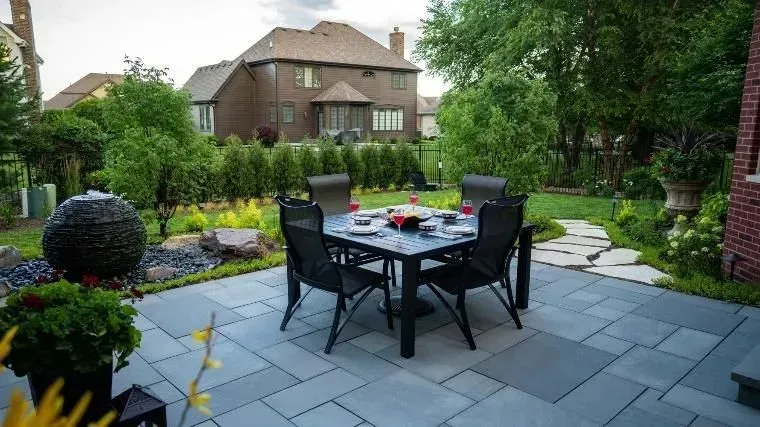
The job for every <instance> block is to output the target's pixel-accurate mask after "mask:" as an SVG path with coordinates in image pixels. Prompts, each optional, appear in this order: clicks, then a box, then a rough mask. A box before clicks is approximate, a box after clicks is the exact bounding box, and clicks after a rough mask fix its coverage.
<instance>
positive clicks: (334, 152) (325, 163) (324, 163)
mask: <svg viewBox="0 0 760 427" xmlns="http://www.w3.org/2000/svg"><path fill="white" fill-rule="evenodd" d="M318 147H319V153H318V160H319V167H320V170H321V171H322V174H323V175H332V174H335V173H343V172H345V171H346V165H345V163H343V157H342V156H341V155H340V152H339V151H338V147H337V146H336V145H335V143H334V142H333V141H332V140H330V139H326V138H325V139H322V140H320V141H319V145H318Z"/></svg>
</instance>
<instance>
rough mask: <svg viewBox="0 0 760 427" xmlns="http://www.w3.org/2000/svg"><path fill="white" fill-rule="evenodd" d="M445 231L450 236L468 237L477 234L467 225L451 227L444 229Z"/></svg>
mask: <svg viewBox="0 0 760 427" xmlns="http://www.w3.org/2000/svg"><path fill="white" fill-rule="evenodd" d="M443 231H445V232H446V233H449V234H458V235H462V236H464V235H467V234H472V233H474V232H475V229H474V228H472V227H470V226H467V225H450V226H448V227H443Z"/></svg>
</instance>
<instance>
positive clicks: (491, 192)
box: [462, 174, 508, 215]
mask: <svg viewBox="0 0 760 427" xmlns="http://www.w3.org/2000/svg"><path fill="white" fill-rule="evenodd" d="M507 182H508V180H507V178H502V177H498V176H484V175H472V174H466V175H465V176H464V178H462V200H471V201H472V214H473V215H477V214H478V212H480V207H481V206H483V203H485V202H486V201H487V200H491V199H498V198H499V197H504V195H505V194H507Z"/></svg>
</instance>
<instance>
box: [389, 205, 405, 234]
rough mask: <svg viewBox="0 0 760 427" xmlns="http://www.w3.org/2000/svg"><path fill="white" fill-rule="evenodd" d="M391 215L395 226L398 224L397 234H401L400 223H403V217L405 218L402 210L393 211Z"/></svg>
mask: <svg viewBox="0 0 760 427" xmlns="http://www.w3.org/2000/svg"><path fill="white" fill-rule="evenodd" d="M391 217H392V218H393V222H395V223H396V226H398V235H399V236H401V224H403V223H404V219H406V216H405V215H404V211H395V212H393V215H392V216H391Z"/></svg>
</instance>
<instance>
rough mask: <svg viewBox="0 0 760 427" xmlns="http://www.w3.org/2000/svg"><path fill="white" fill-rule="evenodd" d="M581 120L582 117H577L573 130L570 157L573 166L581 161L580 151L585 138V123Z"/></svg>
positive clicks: (576, 165)
mask: <svg viewBox="0 0 760 427" xmlns="http://www.w3.org/2000/svg"><path fill="white" fill-rule="evenodd" d="M583 122H584V121H583V119H579V120H578V121H577V122H576V123H575V129H574V131H573V149H572V153H571V156H570V159H571V161H572V163H573V167H575V168H577V167H578V165H580V163H581V151H582V150H583V142H584V140H585V139H586V125H585V124H584V123H583Z"/></svg>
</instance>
